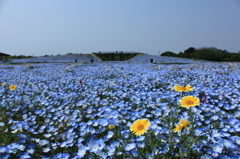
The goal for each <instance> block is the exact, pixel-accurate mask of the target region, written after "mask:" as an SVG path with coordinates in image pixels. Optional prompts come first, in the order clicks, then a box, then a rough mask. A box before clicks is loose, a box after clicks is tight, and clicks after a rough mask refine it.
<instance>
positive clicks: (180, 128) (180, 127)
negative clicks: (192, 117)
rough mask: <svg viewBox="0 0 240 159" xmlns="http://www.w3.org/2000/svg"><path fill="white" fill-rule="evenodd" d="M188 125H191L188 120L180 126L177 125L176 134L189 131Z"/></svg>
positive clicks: (182, 121)
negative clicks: (183, 130)
mask: <svg viewBox="0 0 240 159" xmlns="http://www.w3.org/2000/svg"><path fill="white" fill-rule="evenodd" d="M188 125H190V122H189V121H187V119H182V120H181V121H180V123H179V124H177V126H176V128H174V129H173V131H174V132H180V131H182V129H183V128H185V129H187V130H189V127H188Z"/></svg>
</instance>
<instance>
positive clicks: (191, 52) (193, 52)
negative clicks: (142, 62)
mask: <svg viewBox="0 0 240 159" xmlns="http://www.w3.org/2000/svg"><path fill="white" fill-rule="evenodd" d="M161 56H174V57H184V58H191V59H193V58H194V59H201V60H210V61H240V53H230V52H228V51H227V50H221V49H218V48H216V47H203V48H199V49H195V48H194V47H190V48H188V49H186V50H184V52H180V53H179V54H176V53H174V52H171V51H166V52H164V53H162V54H161Z"/></svg>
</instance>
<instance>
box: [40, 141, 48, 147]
mask: <svg viewBox="0 0 240 159" xmlns="http://www.w3.org/2000/svg"><path fill="white" fill-rule="evenodd" d="M48 143H49V141H48V140H40V141H39V142H38V144H39V145H40V146H44V145H47V144H48Z"/></svg>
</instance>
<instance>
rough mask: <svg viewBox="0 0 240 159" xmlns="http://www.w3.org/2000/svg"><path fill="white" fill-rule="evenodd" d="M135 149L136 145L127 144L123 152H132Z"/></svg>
mask: <svg viewBox="0 0 240 159" xmlns="http://www.w3.org/2000/svg"><path fill="white" fill-rule="evenodd" d="M135 148H136V144H135V143H129V144H127V145H126V146H125V147H124V150H126V151H131V150H133V149H135Z"/></svg>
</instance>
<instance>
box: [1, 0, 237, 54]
mask: <svg viewBox="0 0 240 159" xmlns="http://www.w3.org/2000/svg"><path fill="white" fill-rule="evenodd" d="M239 17H240V1H239V0H0V24H1V25H0V52H3V53H7V54H10V55H34V56H42V55H57V54H66V53H69V52H72V53H92V52H98V51H139V52H143V53H148V54H152V55H158V54H159V51H160V52H161V53H163V52H165V51H172V52H175V53H179V52H180V51H184V50H186V49H187V48H189V47H195V48H201V47H217V48H219V49H223V50H224V49H226V50H228V51H229V52H238V51H240V18H239Z"/></svg>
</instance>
